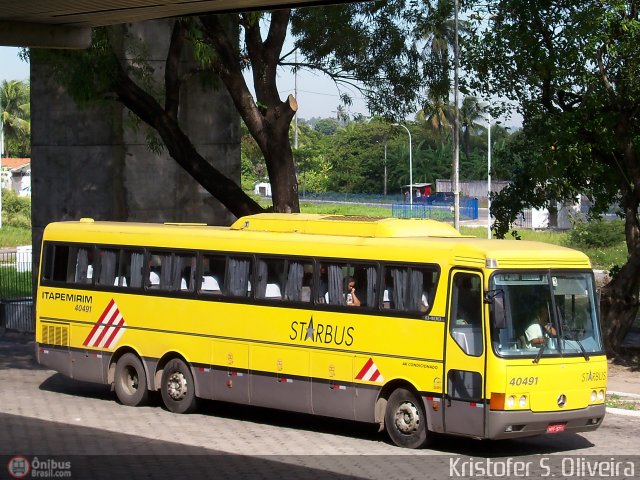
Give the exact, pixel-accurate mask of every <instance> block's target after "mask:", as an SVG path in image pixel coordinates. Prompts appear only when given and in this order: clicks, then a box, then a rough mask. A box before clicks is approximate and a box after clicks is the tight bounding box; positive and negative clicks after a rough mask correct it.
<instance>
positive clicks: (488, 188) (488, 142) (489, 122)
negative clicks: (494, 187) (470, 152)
mask: <svg viewBox="0 0 640 480" xmlns="http://www.w3.org/2000/svg"><path fill="white" fill-rule="evenodd" d="M487 238H489V239H490V238H491V112H487Z"/></svg>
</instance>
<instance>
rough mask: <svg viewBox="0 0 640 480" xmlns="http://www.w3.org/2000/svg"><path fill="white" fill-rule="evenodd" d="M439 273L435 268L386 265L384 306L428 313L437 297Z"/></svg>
mask: <svg viewBox="0 0 640 480" xmlns="http://www.w3.org/2000/svg"><path fill="white" fill-rule="evenodd" d="M437 275H438V271H437V270H436V269H435V268H428V267H420V268H417V267H405V266H394V265H390V266H386V267H385V269H384V275H383V281H384V285H383V290H382V308H383V309H388V310H400V311H408V312H420V313H426V312H427V311H428V310H429V309H430V306H431V304H432V303H433V298H434V297H435V285H436V280H437Z"/></svg>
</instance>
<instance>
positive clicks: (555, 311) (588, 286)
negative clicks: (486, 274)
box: [489, 271, 603, 358]
mask: <svg viewBox="0 0 640 480" xmlns="http://www.w3.org/2000/svg"><path fill="white" fill-rule="evenodd" d="M489 295H490V296H491V297H493V298H494V299H496V302H498V303H500V304H501V306H503V307H504V308H503V309H502V308H500V309H499V310H500V311H499V312H498V310H497V309H496V308H494V314H493V315H492V317H491V321H492V328H491V340H492V345H493V349H494V351H495V352H496V354H498V355H500V356H502V357H518V356H534V357H537V358H540V357H541V356H553V355H559V354H561V355H583V356H585V358H588V355H589V354H592V353H596V352H598V353H600V352H602V351H603V348H602V339H601V336H600V327H599V324H598V314H597V307H596V302H595V290H594V286H593V276H592V275H591V274H590V273H586V272H576V273H567V272H553V271H551V272H543V273H539V272H535V273H534V272H530V273H524V272H518V273H496V274H494V275H493V277H492V279H491V292H490V293H489ZM502 310H503V311H502Z"/></svg>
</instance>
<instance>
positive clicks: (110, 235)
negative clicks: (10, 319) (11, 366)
mask: <svg viewBox="0 0 640 480" xmlns="http://www.w3.org/2000/svg"><path fill="white" fill-rule="evenodd" d="M37 295H38V297H37V308H36V315H37V327H36V328H37V329H36V341H37V358H38V361H39V362H40V364H42V365H44V366H46V367H49V368H52V369H55V370H57V371H59V372H61V373H63V374H65V375H67V376H69V377H72V378H76V379H79V380H84V381H90V382H99V383H104V384H111V385H113V387H114V389H115V392H116V395H117V398H118V400H119V401H120V402H121V403H123V404H125V405H130V406H137V405H141V404H143V403H145V401H146V400H147V397H148V394H149V391H158V390H159V391H160V392H161V396H162V400H163V403H164V404H165V406H166V408H167V409H169V410H170V411H172V412H176V413H186V412H191V411H193V410H194V409H195V408H196V400H197V399H199V398H201V399H214V400H220V401H227V402H236V403H239V404H248V405H260V406H263V407H270V408H276V409H282V410H290V411H296V412H305V413H310V414H316V415H324V416H330V417H336V418H344V419H350V420H355V421H361V422H371V423H377V424H378V425H379V426H380V429H381V431H382V430H383V429H385V430H386V431H387V432H388V435H389V437H390V438H391V440H392V441H393V442H394V443H395V444H397V445H399V446H402V447H409V448H417V447H420V446H423V445H425V444H426V443H427V442H428V441H429V440H430V439H431V438H432V437H433V435H431V434H430V433H431V432H441V433H447V434H455V435H463V436H468V437H475V438H493V439H498V438H515V437H522V436H528V435H537V434H547V433H556V432H562V431H572V432H578V431H588V430H594V429H596V428H598V426H599V425H600V424H601V423H602V420H603V418H604V414H605V405H604V398H605V388H606V379H607V363H606V357H605V354H604V351H603V346H602V338H601V332H600V325H599V317H598V306H597V300H596V294H595V287H594V277H593V271H592V269H591V267H590V264H589V260H588V258H587V257H586V256H585V255H583V254H582V253H580V252H577V251H574V250H571V249H567V248H563V247H559V246H554V245H548V244H540V243H535V242H525V241H504V240H483V239H476V238H467V237H463V236H461V235H460V234H459V233H458V232H457V231H456V230H454V229H453V228H452V227H451V226H449V225H447V224H443V223H439V222H435V221H432V220H415V219H373V218H369V217H349V216H332V215H307V214H290V215H284V214H260V215H253V216H247V217H244V218H240V219H239V220H237V221H236V222H235V223H234V224H233V225H232V226H231V227H211V226H204V225H192V224H189V225H187V224H164V225H159V224H157V225H156V224H142V223H116V222H98V221H93V220H92V219H81V220H80V221H77V222H60V223H52V224H50V225H49V226H47V228H46V230H45V232H44V238H43V245H42V261H41V265H40V275H39V286H38V293H37Z"/></svg>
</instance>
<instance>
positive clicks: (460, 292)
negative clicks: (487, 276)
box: [443, 270, 486, 437]
mask: <svg viewBox="0 0 640 480" xmlns="http://www.w3.org/2000/svg"><path fill="white" fill-rule="evenodd" d="M450 285H451V288H450V291H449V315H448V328H447V334H446V345H445V363H444V368H445V379H444V389H445V396H444V402H443V403H444V408H443V412H444V413H443V414H444V430H445V432H447V433H455V434H461V435H469V436H474V437H482V436H484V419H485V415H484V413H485V407H486V405H485V402H484V400H483V398H484V392H483V389H484V381H483V377H484V373H485V354H486V353H485V351H484V340H483V321H482V317H483V311H484V309H483V300H482V296H483V287H482V285H483V282H482V275H481V274H479V273H477V272H471V271H462V270H454V271H452V273H451V282H450Z"/></svg>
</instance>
